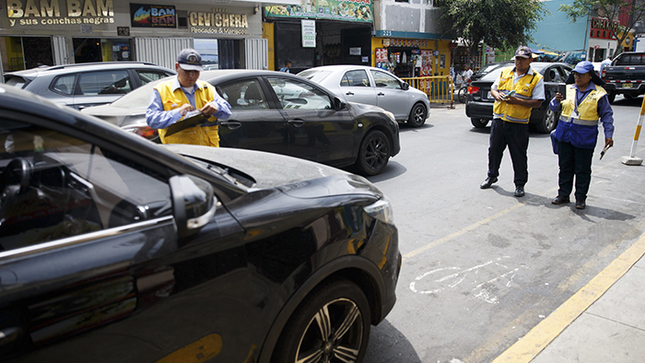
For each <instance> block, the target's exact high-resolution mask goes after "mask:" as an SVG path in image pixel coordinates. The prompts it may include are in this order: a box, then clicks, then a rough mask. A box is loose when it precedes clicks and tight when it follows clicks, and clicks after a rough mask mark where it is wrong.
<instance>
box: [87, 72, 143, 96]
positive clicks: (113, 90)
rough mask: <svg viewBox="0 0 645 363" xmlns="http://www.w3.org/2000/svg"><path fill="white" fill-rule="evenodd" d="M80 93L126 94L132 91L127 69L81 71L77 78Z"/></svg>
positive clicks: (93, 94)
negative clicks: (79, 77) (78, 78)
mask: <svg viewBox="0 0 645 363" xmlns="http://www.w3.org/2000/svg"><path fill="white" fill-rule="evenodd" d="M79 85H80V87H81V94H82V95H86V96H87V95H92V96H95V95H104V94H126V93H128V92H130V91H132V83H131V82H130V76H129V75H128V71H125V70H119V71H108V72H87V73H81V79H80V80H79Z"/></svg>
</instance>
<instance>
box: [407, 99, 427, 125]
mask: <svg viewBox="0 0 645 363" xmlns="http://www.w3.org/2000/svg"><path fill="white" fill-rule="evenodd" d="M426 118H428V113H427V111H426V108H425V106H423V105H422V104H420V103H417V104H416V105H414V107H412V111H410V117H409V118H408V124H409V125H410V126H412V127H421V126H423V124H425V123H426Z"/></svg>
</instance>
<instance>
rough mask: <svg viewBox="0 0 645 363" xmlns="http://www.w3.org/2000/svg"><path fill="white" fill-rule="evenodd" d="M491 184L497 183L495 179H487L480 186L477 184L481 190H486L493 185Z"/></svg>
mask: <svg viewBox="0 0 645 363" xmlns="http://www.w3.org/2000/svg"><path fill="white" fill-rule="evenodd" d="M493 183H497V178H491V177H488V178H486V180H484V181H483V182H482V183H481V184H479V187H480V188H481V189H488V188H490V186H491V185H493Z"/></svg>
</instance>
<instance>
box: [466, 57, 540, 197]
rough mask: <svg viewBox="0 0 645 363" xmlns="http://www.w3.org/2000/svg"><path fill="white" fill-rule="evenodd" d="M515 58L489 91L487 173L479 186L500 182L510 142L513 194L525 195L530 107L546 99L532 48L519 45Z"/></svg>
mask: <svg viewBox="0 0 645 363" xmlns="http://www.w3.org/2000/svg"><path fill="white" fill-rule="evenodd" d="M513 59H514V61H515V66H513V67H508V68H506V69H504V70H502V73H501V74H500V76H499V78H498V79H497V80H495V82H494V83H493V85H492V86H491V91H490V93H491V96H493V98H495V104H494V106H493V122H492V124H491V128H490V142H489V147H488V176H487V177H486V180H484V181H483V182H482V183H481V185H480V186H479V187H480V188H482V189H488V188H490V187H491V186H492V185H493V183H495V182H497V177H498V176H499V167H500V164H501V163H502V156H503V155H504V150H505V149H506V146H508V150H509V152H510V154H511V160H512V162H513V171H514V174H515V175H514V179H513V182H514V183H515V192H514V193H513V194H514V195H515V196H516V197H523V196H524V185H525V184H526V182H527V181H528V176H529V172H528V157H527V151H528V147H529V119H530V117H531V109H533V108H535V107H540V106H541V105H542V101H544V80H543V77H542V75H541V74H539V73H537V72H536V71H534V70H533V69H532V68H531V62H532V61H533V52H532V51H531V48H529V47H525V46H521V47H519V48H517V50H516V51H515V57H513Z"/></svg>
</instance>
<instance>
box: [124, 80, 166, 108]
mask: <svg viewBox="0 0 645 363" xmlns="http://www.w3.org/2000/svg"><path fill="white" fill-rule="evenodd" d="M165 80H166V79H165V78H162V79H159V80H156V81H153V82H150V83H146V84H145V85H143V86H141V87H139V88H137V89H135V90H134V91H132V92H130V93H128V94H126V95H124V96H123V97H121V98H119V99H118V100H116V101H114V102H112V106H114V107H119V108H139V107H148V103H149V102H150V95H151V94H152V89H153V88H155V87H156V86H157V85H158V84H159V83H161V82H163V81H165Z"/></svg>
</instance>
